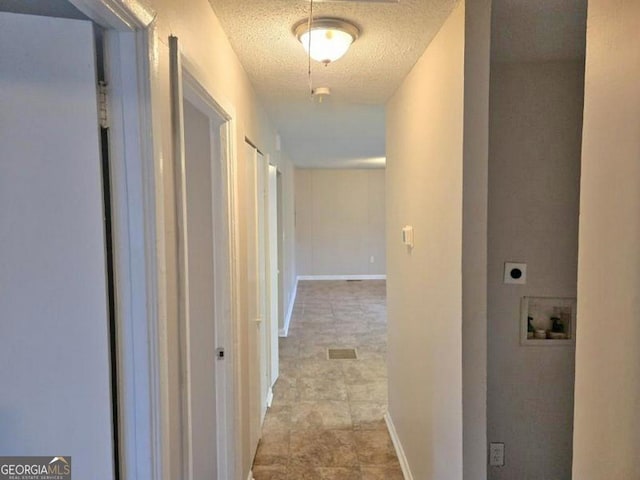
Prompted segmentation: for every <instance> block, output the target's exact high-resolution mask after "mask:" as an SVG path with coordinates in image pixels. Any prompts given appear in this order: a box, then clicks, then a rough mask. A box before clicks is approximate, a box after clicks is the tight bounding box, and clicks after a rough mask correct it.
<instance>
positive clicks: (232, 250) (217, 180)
mask: <svg viewBox="0 0 640 480" xmlns="http://www.w3.org/2000/svg"><path fill="white" fill-rule="evenodd" d="M169 50H170V55H171V65H170V70H171V79H172V84H171V103H172V137H173V148H174V152H173V153H174V158H175V162H174V168H175V187H176V213H177V222H178V223H177V231H178V232H177V235H178V263H179V268H178V302H179V315H180V320H179V323H180V325H181V326H180V335H181V336H182V339H181V342H180V343H181V350H182V351H181V354H180V358H181V361H184V360H187V362H185V364H184V365H183V366H182V367H181V369H180V370H181V374H182V375H184V377H183V382H184V383H185V387H186V388H187V390H189V388H190V385H189V380H188V379H189V375H188V372H189V368H190V367H189V364H188V354H189V345H188V330H186V329H187V328H188V320H189V294H188V292H189V281H188V227H187V222H186V219H187V197H186V164H185V153H184V114H183V104H184V101H185V100H187V101H189V102H190V103H192V104H193V105H194V106H195V107H196V108H197V109H198V110H199V111H200V112H201V113H203V114H204V115H205V116H207V118H208V119H209V122H210V138H212V136H213V135H216V133H217V134H219V139H220V144H219V145H217V144H216V142H211V148H212V151H211V158H212V164H211V176H212V178H211V181H212V183H211V185H212V190H213V191H212V203H213V205H214V208H213V209H212V210H213V218H212V225H213V238H214V245H213V248H214V253H213V256H214V265H213V268H214V284H215V285H216V287H215V288H216V292H215V297H216V298H215V303H214V304H215V311H214V317H215V320H214V321H215V325H216V332H217V333H219V334H220V335H219V338H218V339H217V344H218V346H224V347H225V360H224V362H222V363H216V365H215V366H214V367H215V371H216V379H215V381H216V392H217V393H216V397H217V398H216V400H217V405H216V412H215V415H216V425H217V426H218V427H219V428H218V429H217V435H216V447H217V451H218V458H217V460H218V466H217V467H218V472H217V473H218V478H235V469H236V462H235V461H234V460H235V458H236V456H235V452H236V451H240V450H239V449H238V445H237V442H238V441H239V440H240V439H239V438H238V437H239V436H238V435H236V432H237V431H238V428H237V427H238V425H239V419H238V416H237V412H239V411H240V410H239V406H238V405H237V401H238V400H239V399H238V396H237V395H236V391H237V387H238V384H237V381H238V374H237V372H238V368H239V367H238V361H237V355H236V353H237V343H238V331H237V328H236V326H237V322H236V321H234V320H235V319H236V318H237V312H238V311H239V305H238V303H237V302H238V295H237V288H238V285H237V281H238V272H237V269H238V266H237V261H236V259H237V255H236V251H237V243H236V242H237V239H238V235H237V231H236V223H235V222H236V220H235V219H236V218H237V216H236V208H237V206H236V202H235V199H236V191H235V181H234V179H235V163H236V161H235V158H236V157H235V152H236V146H235V142H236V120H235V118H236V114H235V109H234V108H233V106H232V105H231V104H230V103H229V102H228V101H227V100H226V99H225V98H224V97H223V96H221V95H220V94H219V92H210V91H209V90H208V89H207V88H205V87H204V84H205V82H203V81H202V80H200V78H199V77H198V74H197V73H196V72H197V69H196V68H195V66H193V65H192V64H191V63H190V62H189V59H188V58H187V57H186V56H185V55H183V54H182V53H181V51H180V47H179V41H178V38H177V37H175V36H171V37H169ZM217 120H222V122H221V126H220V127H217V128H219V131H218V132H215V131H214V128H216V127H214V123H215V122H216V121H217ZM217 147H219V148H220V151H219V152H214V150H213V149H215V148H217ZM220 206H223V208H220ZM185 421H186V422H187V423H186V425H185V423H184V422H185ZM181 424H182V449H183V453H182V469H181V470H182V471H183V475H184V478H185V479H188V480H194V479H193V465H192V461H193V459H192V449H191V438H190V425H191V412H190V410H189V408H188V405H186V404H185V402H184V397H183V398H182V417H181ZM185 427H186V428H185ZM195 480H197V479H195Z"/></svg>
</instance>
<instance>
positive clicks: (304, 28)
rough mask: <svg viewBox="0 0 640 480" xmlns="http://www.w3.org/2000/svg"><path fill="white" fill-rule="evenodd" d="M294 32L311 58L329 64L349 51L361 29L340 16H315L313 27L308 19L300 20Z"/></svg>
mask: <svg viewBox="0 0 640 480" xmlns="http://www.w3.org/2000/svg"><path fill="white" fill-rule="evenodd" d="M293 33H294V34H295V36H296V37H297V38H298V40H300V43H302V46H303V47H304V49H305V50H306V51H307V53H308V54H309V55H310V56H311V58H313V59H314V60H316V61H318V62H321V63H324V64H325V65H329V63H331V62H335V61H336V60H338V59H339V58H340V57H342V56H343V55H344V54H345V53H347V50H349V47H350V46H351V44H352V43H353V42H355V41H356V39H357V38H358V35H359V34H360V30H358V27H356V26H355V25H354V24H352V23H349V22H347V21H346V20H342V19H339V18H315V19H313V21H312V22H311V28H309V22H308V20H302V21H300V22H298V23H297V24H296V25H295V26H294V27H293Z"/></svg>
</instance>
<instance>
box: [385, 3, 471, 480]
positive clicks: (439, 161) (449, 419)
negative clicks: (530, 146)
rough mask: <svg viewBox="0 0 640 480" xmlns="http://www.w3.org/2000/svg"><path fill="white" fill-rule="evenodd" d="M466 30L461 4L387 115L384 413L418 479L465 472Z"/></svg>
mask: <svg viewBox="0 0 640 480" xmlns="http://www.w3.org/2000/svg"><path fill="white" fill-rule="evenodd" d="M464 35H465V6H464V2H461V3H460V4H459V5H458V6H457V7H456V8H455V10H454V11H453V13H452V14H451V16H450V17H449V18H448V19H447V21H446V22H445V24H444V25H443V27H442V29H441V30H440V32H439V33H438V34H437V36H436V37H435V38H434V39H433V41H432V42H431V44H430V45H429V47H428V48H427V50H426V51H425V53H424V55H423V56H422V57H421V58H420V60H419V61H418V62H417V64H416V65H415V67H414V68H413V70H412V71H411V73H410V74H409V75H408V77H407V78H406V79H405V80H404V82H403V84H402V85H401V87H400V88H399V89H398V91H397V92H396V93H395V94H394V95H393V97H392V98H391V99H390V100H389V102H388V104H387V112H386V113H387V138H386V144H387V255H388V258H387V292H388V293H387V294H388V317H389V357H388V358H389V361H388V368H389V416H390V418H391V420H392V422H393V424H394V425H395V428H396V431H397V434H398V439H399V441H400V443H401V444H402V448H403V450H404V453H405V454H406V457H407V460H408V464H409V467H410V469H411V471H412V474H413V478H415V479H420V480H422V479H430V478H434V479H435V478H438V479H460V478H462V463H463V454H462V335H461V332H462V279H461V270H462V181H463V179H462V165H463V120H464V119H463V97H464V53H465V52H464V38H465V37H464ZM404 225H413V227H414V229H415V247H414V248H413V250H412V251H408V250H407V248H406V247H405V246H404V245H402V243H401V235H400V234H401V229H402V227H403V226H404Z"/></svg>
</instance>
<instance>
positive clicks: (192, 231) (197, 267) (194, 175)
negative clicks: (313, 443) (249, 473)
mask: <svg viewBox="0 0 640 480" xmlns="http://www.w3.org/2000/svg"><path fill="white" fill-rule="evenodd" d="M211 133H212V129H211V126H210V123H209V118H208V117H207V116H206V115H205V114H204V113H202V112H201V111H200V110H198V109H197V108H196V107H195V106H193V105H192V104H191V103H190V102H188V101H185V102H184V154H185V158H184V161H185V176H186V178H185V185H186V189H185V194H186V202H187V208H186V221H187V226H186V229H187V232H188V235H187V242H188V248H187V252H188V259H187V262H188V268H187V272H188V285H189V289H188V292H186V295H187V298H188V302H187V305H188V314H187V316H186V319H185V321H186V322H187V325H185V327H186V328H185V332H186V334H187V337H186V345H185V347H186V348H185V350H186V351H185V352H184V353H185V355H184V357H183V361H185V362H186V369H185V371H186V375H187V378H186V379H185V380H186V382H185V383H186V385H185V387H186V389H187V392H186V393H187V394H186V395H185V397H184V399H185V401H186V402H188V405H187V416H188V422H187V425H186V426H185V428H187V429H188V432H186V433H187V435H189V439H188V452H187V455H188V456H189V457H190V458H188V459H187V461H188V462H189V466H190V467H189V470H190V478H192V479H208V480H214V479H216V478H218V475H217V468H218V459H217V439H216V434H217V432H218V426H217V425H216V407H217V396H216V378H215V377H216V375H215V367H216V346H217V335H216V323H215V304H214V300H215V296H216V285H215V281H214V279H215V276H214V252H213V248H214V244H213V241H214V240H213V217H214V216H213V208H214V205H213V185H212V171H211V167H212V164H213V162H212V158H211V157H212V153H213V152H214V150H213V148H212V147H213V146H212V145H211V143H212V142H211V140H212V139H211Z"/></svg>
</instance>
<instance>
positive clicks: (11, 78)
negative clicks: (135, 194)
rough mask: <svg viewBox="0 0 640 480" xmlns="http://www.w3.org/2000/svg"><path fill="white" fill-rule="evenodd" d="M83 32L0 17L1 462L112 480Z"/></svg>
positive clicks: (99, 233)
mask: <svg viewBox="0 0 640 480" xmlns="http://www.w3.org/2000/svg"><path fill="white" fill-rule="evenodd" d="M100 163H101V162H100V149H99V129H98V122H97V106H96V66H95V52H94V38H93V28H92V25H91V23H90V22H86V21H79V20H64V19H55V18H45V17H37V16H30V15H17V14H7V13H0V385H1V386H2V387H1V392H2V393H1V394H0V452H1V454H2V455H52V456H54V455H56V456H60V455H62V456H71V457H72V468H73V469H72V477H73V478H87V479H88V478H91V479H95V480H102V479H112V478H113V474H114V469H113V439H112V418H111V416H112V412H111V387H110V363H109V355H110V350H109V329H108V312H107V310H108V302H107V285H106V273H105V238H104V236H105V233H104V219H103V216H104V211H103V200H102V177H101V167H100Z"/></svg>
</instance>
